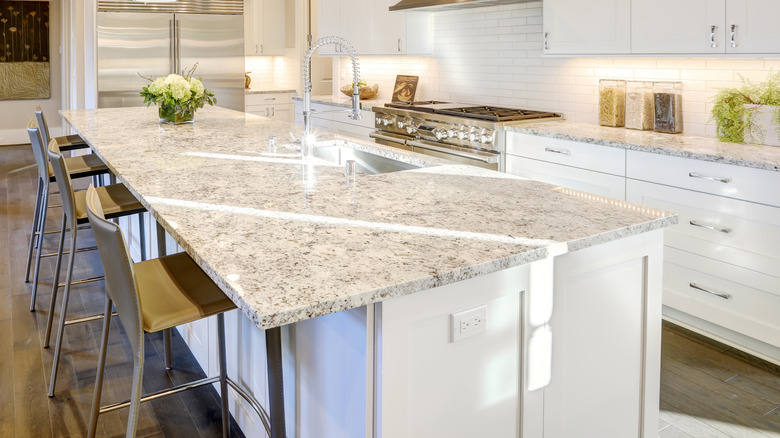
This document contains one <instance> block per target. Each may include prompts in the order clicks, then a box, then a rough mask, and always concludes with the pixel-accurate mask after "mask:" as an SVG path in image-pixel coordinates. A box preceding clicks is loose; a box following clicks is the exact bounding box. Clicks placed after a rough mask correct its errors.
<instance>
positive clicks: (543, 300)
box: [62, 108, 677, 438]
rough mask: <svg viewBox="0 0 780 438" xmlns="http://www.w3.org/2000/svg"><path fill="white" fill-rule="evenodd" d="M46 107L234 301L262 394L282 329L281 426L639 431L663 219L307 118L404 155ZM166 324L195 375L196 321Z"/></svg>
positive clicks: (232, 127) (656, 344)
mask: <svg viewBox="0 0 780 438" xmlns="http://www.w3.org/2000/svg"><path fill="white" fill-rule="evenodd" d="M62 114H63V116H64V117H65V119H66V121H67V122H68V123H70V125H71V126H73V128H74V129H75V130H76V131H77V132H78V133H79V134H81V135H82V136H83V137H84V138H85V139H86V141H87V142H88V143H89V144H90V145H91V146H92V148H93V150H94V151H95V152H96V153H97V154H98V155H99V156H100V157H101V158H102V159H103V160H104V161H106V163H108V166H109V168H110V169H111V170H112V171H113V172H114V173H115V174H116V176H117V178H118V179H119V180H121V181H122V182H123V183H125V184H126V185H127V186H128V188H129V189H130V190H131V191H132V192H133V193H134V194H135V195H136V196H137V197H138V198H139V199H140V200H141V202H142V203H143V204H144V205H145V206H146V207H147V209H148V210H149V212H150V213H151V215H152V216H154V218H155V219H156V220H157V221H159V223H160V224H161V225H162V226H163V227H164V228H165V230H166V231H167V232H168V233H170V235H171V236H172V238H173V239H174V240H175V242H176V243H178V244H179V245H181V247H182V248H183V249H184V250H185V251H187V252H188V253H189V254H190V255H191V256H192V257H193V259H194V260H195V261H196V262H197V263H198V264H199V265H200V266H201V267H202V268H203V269H204V270H205V271H206V273H207V274H208V275H209V276H210V277H211V278H212V279H214V281H215V282H217V284H219V285H220V287H221V288H222V290H223V291H224V292H225V293H226V294H227V295H228V296H229V297H230V298H231V299H232V300H233V301H234V302H235V303H236V304H237V306H238V307H239V309H240V311H241V313H238V312H236V313H235V315H233V318H232V319H229V324H230V326H231V327H230V329H229V332H228V337H229V339H230V340H229V345H228V352H229V353H228V355H229V357H228V363H229V368H230V370H229V372H230V373H231V374H232V375H233V377H234V379H235V380H237V381H240V382H242V383H244V384H246V385H248V386H249V387H250V388H252V389H253V390H254V394H255V396H256V397H257V398H258V399H259V400H261V401H263V400H265V398H266V395H265V394H264V392H265V390H266V382H265V380H264V379H265V360H264V347H263V345H264V344H263V332H262V330H264V329H269V328H275V327H282V329H283V341H284V343H283V345H284V349H285V350H284V353H285V355H284V360H285V364H286V368H285V395H286V406H287V412H286V413H287V419H288V421H287V423H288V425H287V431H288V436H290V437H295V436H299V437H358V436H360V437H362V436H366V437H385V438H395V437H435V436H447V437H474V436H484V437H513V436H520V435H522V436H523V437H526V438H527V437H576V436H583V437H590V436H600V437H615V438H624V437H629V436H637V437H651V436H657V429H658V390H659V372H660V370H659V367H660V321H661V299H660V294H661V284H660V282H661V257H662V255H661V251H662V244H663V242H662V238H663V235H662V233H663V228H664V227H666V226H669V225H672V224H674V223H676V221H677V217H676V216H674V215H671V214H669V213H667V212H663V211H658V210H654V209H651V208H647V207H641V206H636V205H633V204H629V203H625V202H621V201H615V200H611V199H608V198H600V197H597V196H593V195H588V194H584V193H581V192H576V191H573V190H566V189H561V188H558V187H555V186H551V185H547V184H543V183H538V182H534V181H529V180H523V179H519V178H515V177H511V176H509V175H505V174H500V173H496V172H491V171H486V170H482V169H476V168H472V167H468V166H453V165H446V164H443V163H441V162H431V161H430V160H431V159H430V158H428V157H423V156H419V155H415V154H412V153H403V152H397V151H391V150H389V149H387V148H383V147H382V146H376V145H373V144H367V143H361V142H359V141H353V140H350V139H347V138H342V137H334V136H332V135H328V134H327V133H322V134H321V135H320V141H321V143H320V144H321V145H324V146H327V145H330V146H334V145H342V144H343V145H344V146H347V147H352V148H357V149H362V150H366V151H371V152H372V153H375V154H379V155H384V156H387V157H392V158H395V159H398V160H400V161H405V162H409V163H414V164H417V165H420V166H422V167H421V168H420V169H416V170H410V171H404V172H394V173H386V174H379V175H364V174H358V175H357V177H356V178H355V180H354V181H353V182H348V181H346V180H345V176H344V170H343V167H342V166H340V165H335V164H329V163H327V162H324V161H319V160H314V161H309V162H303V161H301V160H300V158H299V157H298V156H297V152H296V151H294V150H292V149H288V148H286V147H285V145H284V143H285V142H286V140H287V139H288V138H289V135H288V133H289V132H290V131H292V132H294V133H295V134H296V136H298V137H300V131H301V129H300V128H299V127H296V126H293V125H290V124H287V123H283V122H275V121H272V120H269V119H265V118H261V117H257V116H253V115H248V114H247V115H245V114H244V113H240V112H235V111H230V110H226V109H222V108H205V109H203V110H201V111H199V112H198V113H197V114H196V118H195V123H194V124H192V125H179V126H168V125H159V124H158V122H157V116H156V110H155V109H154V108H150V109H146V108H117V109H101V110H78V111H63V112H62ZM269 136H275V137H277V138H278V143H279V146H278V149H277V152H276V153H269V149H268V137H269ZM423 160H428V161H427V162H426V161H423ZM180 331H181V333H182V336H184V338H185V340H186V341H188V344H189V345H190V347H191V349H192V350H193V352H194V354H195V355H196V357H197V358H198V359H199V361H200V362H201V364H202V365H203V368H204V369H205V370H207V372H208V371H211V372H214V371H216V364H215V363H214V362H215V361H214V358H215V357H216V356H215V355H214V354H210V353H209V349H211V348H214V342H211V341H210V338H211V337H212V336H213V333H214V332H215V330H213V329H212V330H209V326H208V325H205V326H192V327H186V328H183V329H181V330H180ZM461 332H462V333H461ZM459 334H463V336H459ZM456 338H460V339H456ZM231 343H232V345H230V344H231ZM232 411H233V414H234V416H236V418H237V420H238V421H239V423H240V424H241V426H242V428H243V430H244V432H245V433H246V434H247V436H264V431H263V430H262V428H261V427H260V426H259V423H258V424H254V423H253V422H256V421H257V420H256V419H254V418H253V417H252V416H250V415H248V414H247V411H246V409H245V408H244V407H242V406H235V405H233V406H232Z"/></svg>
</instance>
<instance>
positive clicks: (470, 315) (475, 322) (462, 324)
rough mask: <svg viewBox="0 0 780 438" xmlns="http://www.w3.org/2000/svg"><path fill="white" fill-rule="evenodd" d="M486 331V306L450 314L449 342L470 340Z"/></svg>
mask: <svg viewBox="0 0 780 438" xmlns="http://www.w3.org/2000/svg"><path fill="white" fill-rule="evenodd" d="M485 330H487V306H486V305H484V304H483V305H481V306H479V307H474V308H471V309H467V310H461V311H460V312H455V313H451V314H450V342H458V341H460V340H461V339H465V338H470V337H472V336H474V335H478V334H480V333H484V332H485Z"/></svg>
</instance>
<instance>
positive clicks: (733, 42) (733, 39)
mask: <svg viewBox="0 0 780 438" xmlns="http://www.w3.org/2000/svg"><path fill="white" fill-rule="evenodd" d="M731 47H737V25H736V24H732V25H731Z"/></svg>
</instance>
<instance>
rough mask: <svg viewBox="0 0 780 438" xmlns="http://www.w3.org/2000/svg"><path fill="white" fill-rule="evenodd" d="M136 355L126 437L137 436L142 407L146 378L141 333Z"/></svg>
mask: <svg viewBox="0 0 780 438" xmlns="http://www.w3.org/2000/svg"><path fill="white" fill-rule="evenodd" d="M141 336H142V337H141V340H140V342H139V344H138V351H137V352H136V357H135V358H133V390H132V392H131V393H130V413H129V417H128V418H127V423H128V424H127V434H126V435H125V438H133V437H135V432H136V430H137V429H138V411H139V410H140V409H141V394H142V393H143V380H144V340H143V335H141Z"/></svg>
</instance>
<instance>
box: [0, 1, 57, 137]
mask: <svg viewBox="0 0 780 438" xmlns="http://www.w3.org/2000/svg"><path fill="white" fill-rule="evenodd" d="M60 16H61V9H60V2H59V1H50V2H49V35H50V37H49V59H50V61H49V69H50V88H51V95H50V97H49V98H48V99H32V100H2V101H0V115H1V116H0V145H7V144H20V143H29V142H30V138H29V137H28V136H27V131H26V129H25V128H27V122H29V121H30V119H32V118H33V117H34V114H33V111H34V110H35V107H36V106H38V105H40V106H41V108H42V109H43V112H44V114H46V116H47V117H46V122H47V123H48V125H49V129H50V130H51V131H52V134H54V135H59V134H57V133H59V132H60V126H61V125H62V120H61V119H60V118H59V117H58V116H57V111H58V110H59V109H60V108H61V106H62V93H61V91H60V90H61V89H62V83H61V78H62V75H61V72H60V66H61V62H60V53H59V46H60V29H61V27H60Z"/></svg>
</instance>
